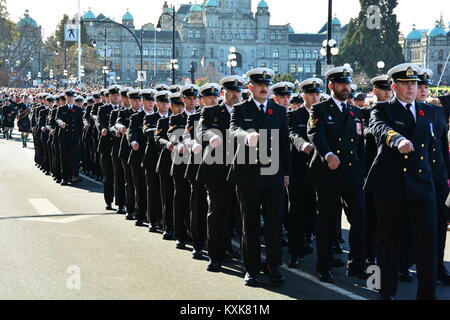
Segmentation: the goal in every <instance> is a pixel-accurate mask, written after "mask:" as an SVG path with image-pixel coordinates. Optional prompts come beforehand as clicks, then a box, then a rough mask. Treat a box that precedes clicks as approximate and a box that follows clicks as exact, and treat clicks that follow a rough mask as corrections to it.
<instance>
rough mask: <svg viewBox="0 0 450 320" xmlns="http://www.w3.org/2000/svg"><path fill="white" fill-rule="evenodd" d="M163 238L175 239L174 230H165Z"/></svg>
mask: <svg viewBox="0 0 450 320" xmlns="http://www.w3.org/2000/svg"><path fill="white" fill-rule="evenodd" d="M163 239H164V240H173V232H172V231H164V233H163Z"/></svg>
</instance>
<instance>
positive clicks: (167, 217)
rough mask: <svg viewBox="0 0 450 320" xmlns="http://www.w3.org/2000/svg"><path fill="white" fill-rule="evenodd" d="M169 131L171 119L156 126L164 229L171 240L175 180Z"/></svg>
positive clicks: (157, 165)
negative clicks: (169, 145) (171, 174)
mask: <svg viewBox="0 0 450 320" xmlns="http://www.w3.org/2000/svg"><path fill="white" fill-rule="evenodd" d="M168 130H169V117H164V118H161V119H159V120H158V122H157V125H156V133H155V142H156V145H157V146H158V148H160V149H161V153H160V155H159V159H158V163H157V164H156V172H157V173H158V174H159V182H160V191H161V206H162V219H163V229H164V232H165V234H166V235H167V236H168V237H169V238H171V235H172V233H173V189H174V188H173V180H172V177H171V176H170V168H171V167H172V158H171V151H170V150H169V149H167V148H166V146H167V145H168V144H169V143H170V141H169V137H168V136H167V131H168Z"/></svg>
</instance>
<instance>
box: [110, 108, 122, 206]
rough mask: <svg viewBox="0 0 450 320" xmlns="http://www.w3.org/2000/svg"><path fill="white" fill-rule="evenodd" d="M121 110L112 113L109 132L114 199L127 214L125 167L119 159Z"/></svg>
mask: <svg viewBox="0 0 450 320" xmlns="http://www.w3.org/2000/svg"><path fill="white" fill-rule="evenodd" d="M120 110H123V108H117V109H115V110H113V111H111V115H110V116H109V123H108V130H109V131H110V132H111V135H112V136H113V144H112V148H111V159H112V164H113V171H114V199H115V204H116V206H118V207H119V208H118V212H120V213H125V212H124V207H125V202H126V200H125V178H124V173H123V167H122V162H121V161H120V158H119V151H120V143H121V140H122V137H121V135H120V133H119V131H118V130H117V129H116V127H115V125H116V121H117V117H118V116H119V112H120ZM117 135H118V136H117Z"/></svg>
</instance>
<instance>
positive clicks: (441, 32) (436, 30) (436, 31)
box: [428, 21, 447, 37]
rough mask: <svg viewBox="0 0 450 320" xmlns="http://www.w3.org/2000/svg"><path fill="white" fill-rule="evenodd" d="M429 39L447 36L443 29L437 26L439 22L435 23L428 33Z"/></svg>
mask: <svg viewBox="0 0 450 320" xmlns="http://www.w3.org/2000/svg"><path fill="white" fill-rule="evenodd" d="M428 36H429V37H438V36H444V37H446V36H447V33H446V32H445V30H444V28H442V27H441V26H440V24H439V21H436V25H435V27H434V28H433V29H431V30H430V31H429V32H428Z"/></svg>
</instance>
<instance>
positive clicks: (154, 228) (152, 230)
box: [148, 225, 158, 233]
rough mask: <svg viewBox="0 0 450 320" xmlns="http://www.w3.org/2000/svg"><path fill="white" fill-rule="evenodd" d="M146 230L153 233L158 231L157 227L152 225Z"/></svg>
mask: <svg viewBox="0 0 450 320" xmlns="http://www.w3.org/2000/svg"><path fill="white" fill-rule="evenodd" d="M148 232H153V233H155V232H158V228H157V227H156V226H154V225H151V226H150V228H148Z"/></svg>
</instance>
